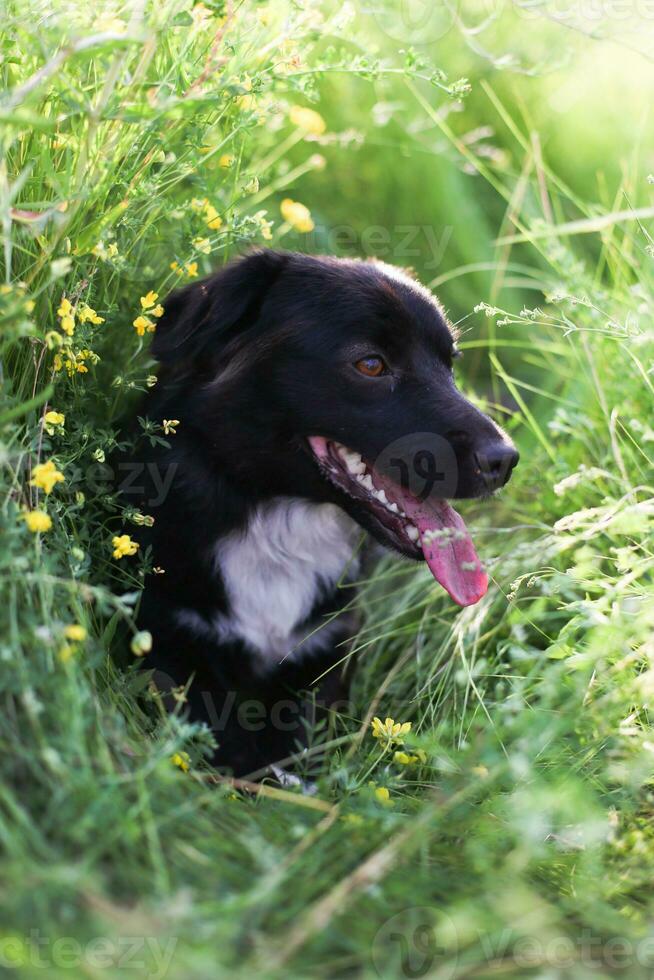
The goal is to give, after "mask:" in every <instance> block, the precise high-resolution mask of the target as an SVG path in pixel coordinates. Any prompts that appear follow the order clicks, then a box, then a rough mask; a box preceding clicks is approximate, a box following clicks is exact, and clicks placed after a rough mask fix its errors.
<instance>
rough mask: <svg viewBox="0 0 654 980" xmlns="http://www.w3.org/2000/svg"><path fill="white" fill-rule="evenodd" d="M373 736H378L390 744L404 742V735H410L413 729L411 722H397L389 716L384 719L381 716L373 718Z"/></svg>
mask: <svg viewBox="0 0 654 980" xmlns="http://www.w3.org/2000/svg"><path fill="white" fill-rule="evenodd" d="M371 728H372V737H373V738H378V739H380V740H382V741H384V742H387V743H388V744H389V745H390V744H391V743H392V742H400V744H401V742H402V735H408V734H409V732H410V731H411V722H410V721H405V722H396V721H394V720H393V718H387V719H386V720H385V721H382V720H381V718H377V717H375V718H373V720H372V725H371Z"/></svg>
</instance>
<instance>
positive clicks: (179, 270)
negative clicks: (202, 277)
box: [170, 262, 184, 276]
mask: <svg viewBox="0 0 654 980" xmlns="http://www.w3.org/2000/svg"><path fill="white" fill-rule="evenodd" d="M170 268H171V269H172V270H173V272H176V273H177V275H178V276H181V275H182V273H183V272H184V270H183V269H182V267H181V265H180V264H179V262H171V263H170Z"/></svg>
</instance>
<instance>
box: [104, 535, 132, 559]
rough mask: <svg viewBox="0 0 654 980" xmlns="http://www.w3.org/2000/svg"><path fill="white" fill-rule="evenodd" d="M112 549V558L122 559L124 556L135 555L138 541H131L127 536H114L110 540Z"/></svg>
mask: <svg viewBox="0 0 654 980" xmlns="http://www.w3.org/2000/svg"><path fill="white" fill-rule="evenodd" d="M111 543H112V545H113V549H114V558H124V557H125V556H126V555H135V554H136V552H137V551H138V550H139V544H138V541H132V539H131V538H130V536H129V534H116V535H114V537H113V538H112V539H111Z"/></svg>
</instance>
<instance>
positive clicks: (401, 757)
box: [393, 749, 427, 766]
mask: <svg viewBox="0 0 654 980" xmlns="http://www.w3.org/2000/svg"><path fill="white" fill-rule="evenodd" d="M426 761H427V753H426V752H425V751H424V749H416V751H415V753H413V754H411V755H409V753H408V752H396V753H395V754H394V756H393V762H397V763H399V764H400V765H401V766H413V765H415V764H416V762H422V763H423V765H424V763H425V762H426Z"/></svg>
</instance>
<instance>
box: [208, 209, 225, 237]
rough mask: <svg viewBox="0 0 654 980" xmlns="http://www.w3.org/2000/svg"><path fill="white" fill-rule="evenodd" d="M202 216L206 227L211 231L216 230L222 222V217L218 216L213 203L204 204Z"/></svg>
mask: <svg viewBox="0 0 654 980" xmlns="http://www.w3.org/2000/svg"><path fill="white" fill-rule="evenodd" d="M204 217H205V220H206V222H207V227H208V228H211V230H212V231H218V229H219V228H220V226H221V225H222V223H223V219H222V218H221V217H220V215H219V214H218V212H217V211H216V209H215V207H214V206H213V204H207V205H206V207H205V209H204Z"/></svg>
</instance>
